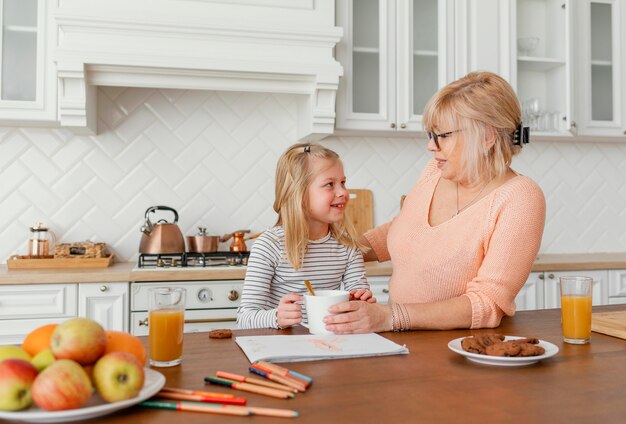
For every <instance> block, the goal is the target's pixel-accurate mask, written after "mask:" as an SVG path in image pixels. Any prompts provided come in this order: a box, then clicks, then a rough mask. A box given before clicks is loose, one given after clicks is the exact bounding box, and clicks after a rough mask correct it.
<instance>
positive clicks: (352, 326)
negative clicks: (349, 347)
mask: <svg viewBox="0 0 626 424" xmlns="http://www.w3.org/2000/svg"><path fill="white" fill-rule="evenodd" d="M329 311H330V312H331V313H333V314H337V315H329V316H327V317H325V318H324V322H325V323H326V329H327V330H328V331H332V332H333V333H335V334H353V333H376V332H382V331H391V307H389V306H388V305H380V304H378V303H369V302H360V301H354V300H353V301H349V302H343V303H339V304H337V305H333V306H331V307H330V308H329Z"/></svg>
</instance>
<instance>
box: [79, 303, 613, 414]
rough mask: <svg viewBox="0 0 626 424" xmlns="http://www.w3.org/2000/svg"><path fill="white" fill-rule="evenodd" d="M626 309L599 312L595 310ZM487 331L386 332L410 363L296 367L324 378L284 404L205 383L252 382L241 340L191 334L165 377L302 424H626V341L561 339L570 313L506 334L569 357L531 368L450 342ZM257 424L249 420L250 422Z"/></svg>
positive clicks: (541, 314) (506, 324)
mask: <svg viewBox="0 0 626 424" xmlns="http://www.w3.org/2000/svg"><path fill="white" fill-rule="evenodd" d="M623 309H624V306H623V305H622V306H609V307H606V306H605V307H598V308H594V312H598V311H609V310H623ZM493 331H494V330H480V331H468V330H458V331H414V332H406V333H383V334H382V335H383V336H385V337H387V338H389V339H391V340H393V341H395V342H397V343H400V344H406V345H407V347H408V348H409V350H410V354H409V355H399V356H388V357H378V358H359V359H344V360H332V361H316V362H299V363H291V364H287V366H288V367H290V368H292V369H294V370H296V371H299V372H302V373H303V374H306V375H309V376H311V377H313V378H314V379H315V382H314V383H313V385H312V386H311V388H310V389H309V390H308V391H307V392H305V393H302V394H298V395H297V397H296V398H295V399H291V400H279V399H273V398H268V397H264V396H259V395H255V394H251V393H245V392H240V391H230V389H228V388H223V387H218V386H205V385H204V383H203V377H204V376H205V375H209V374H214V373H215V372H216V371H218V370H223V371H231V372H234V373H238V374H242V375H248V376H252V375H251V374H250V373H249V372H248V371H247V368H248V361H247V359H246V357H245V356H244V354H243V353H242V351H241V350H240V349H239V348H238V346H237V345H236V344H235V341H234V339H225V340H213V339H209V338H208V336H207V334H206V333H193V334H186V335H185V345H184V357H183V363H182V365H181V366H179V367H173V368H162V369H159V371H161V372H162V373H163V374H164V375H165V377H166V378H167V383H166V384H167V385H169V386H175V387H183V388H189V389H200V390H201V389H205V388H208V389H209V390H212V391H221V392H231V393H237V394H239V395H241V396H244V397H246V398H248V403H249V405H250V406H265V407H275V408H288V409H295V410H297V411H299V413H300V417H298V418H296V419H294V420H295V421H294V422H298V423H316V424H321V423H330V422H333V423H353V422H354V423H389V424H395V423H407V422H481V423H482V422H486V423H500V422H523V423H558V422H600V423H611V422H614V423H617V422H619V423H622V422H625V421H626V341H625V340H622V339H618V338H613V337H609V336H605V335H602V334H598V333H592V340H591V343H590V344H588V345H582V346H577V345H568V344H566V343H563V342H562V341H561V328H560V310H558V309H552V310H543V311H528V312H519V313H518V314H517V315H516V316H515V317H514V318H505V319H504V320H503V322H502V325H501V326H500V327H499V328H498V329H497V330H496V331H497V332H501V333H503V334H507V335H523V336H533V337H537V338H540V339H543V340H546V341H549V342H551V343H554V344H555V345H557V346H558V347H559V349H560V352H559V353H558V354H557V355H556V356H554V357H553V358H550V359H548V360H545V361H543V362H540V363H537V364H534V365H529V366H525V367H496V366H487V365H480V364H476V363H473V362H470V361H468V360H467V359H466V358H464V357H462V356H460V355H458V354H456V353H454V352H452V351H450V350H449V349H448V347H447V345H448V342H449V341H450V340H453V339H455V338H458V337H464V336H467V335H470V334H471V333H478V332H493ZM295 333H301V331H298V330H291V331H289V330H288V331H282V332H278V331H272V330H255V331H244V330H240V331H236V332H235V335H260V334H295ZM174 420H177V421H178V422H181V423H182V422H184V423H195V422H198V423H200V422H202V423H207V422H220V423H223V422H227V421H232V422H235V421H236V422H264V423H269V422H287V421H288V420H289V419H285V418H269V417H226V416H219V415H209V414H200V413H191V412H173V411H167V410H158V409H145V408H141V407H133V408H130V409H127V410H124V411H120V412H118V413H116V414H113V415H109V416H106V417H102V418H100V419H96V420H92V421H90V422H93V423H96V422H114V421H115V422H119V423H129V424H130V423H171V422H174ZM248 420H249V421H248Z"/></svg>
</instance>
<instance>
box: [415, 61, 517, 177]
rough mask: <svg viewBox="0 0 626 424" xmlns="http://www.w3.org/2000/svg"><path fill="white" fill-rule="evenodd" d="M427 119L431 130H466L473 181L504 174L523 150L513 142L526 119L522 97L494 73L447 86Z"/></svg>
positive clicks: (426, 114) (466, 156)
mask: <svg viewBox="0 0 626 424" xmlns="http://www.w3.org/2000/svg"><path fill="white" fill-rule="evenodd" d="M423 120H424V128H427V129H428V130H429V131H435V132H440V131H443V132H447V131H454V130H462V131H463V136H464V140H465V147H464V150H463V158H464V160H465V175H464V176H465V177H466V178H467V179H468V180H469V181H470V182H478V181H479V180H481V177H483V178H484V177H486V178H489V179H490V178H496V177H498V176H501V175H503V174H504V173H505V172H506V171H507V169H508V167H509V166H510V165H511V160H512V158H513V156H514V155H516V154H518V153H519V152H520V150H521V146H518V145H515V144H513V141H514V135H515V130H516V128H517V125H518V124H520V123H521V122H522V116H521V111H520V104H519V100H518V99H517V96H516V95H515V92H514V91H513V88H512V87H511V85H510V84H509V83H508V82H506V81H505V80H504V79H503V78H502V77H500V76H498V75H496V74H494V73H492V72H471V73H469V74H467V75H466V76H464V77H463V78H460V79H458V80H456V81H454V82H452V83H450V84H448V85H447V86H445V87H443V88H442V89H441V90H439V91H438V92H437V93H435V95H434V96H433V97H432V98H431V99H430V100H429V101H428V103H427V104H426V107H425V108H424V118H423ZM491 137H493V138H495V143H494V144H493V146H492V147H490V148H489V149H486V148H485V144H484V143H483V141H484V140H487V139H489V138H491Z"/></svg>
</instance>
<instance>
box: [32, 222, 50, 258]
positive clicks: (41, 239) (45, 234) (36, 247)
mask: <svg viewBox="0 0 626 424" xmlns="http://www.w3.org/2000/svg"><path fill="white" fill-rule="evenodd" d="M55 243H56V236H55V234H54V233H53V232H52V230H50V229H48V228H46V227H44V226H43V224H42V223H41V222H38V223H37V225H35V226H34V227H30V238H29V239H28V255H29V256H31V257H34V258H43V257H44V256H49V255H50V252H51V251H52V249H53V247H54V244H55Z"/></svg>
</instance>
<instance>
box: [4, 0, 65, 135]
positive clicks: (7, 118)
mask: <svg viewBox="0 0 626 424" xmlns="http://www.w3.org/2000/svg"><path fill="white" fill-rule="evenodd" d="M51 3H52V2H48V1H46V0H0V22H1V23H2V32H1V33H0V41H1V42H0V125H31V124H35V125H36V124H41V123H46V124H50V123H51V122H54V121H56V99H55V98H54V97H55V93H56V84H55V75H54V64H53V61H52V58H51V52H52V49H53V48H54V45H55V40H56V35H55V32H54V28H53V22H52V18H51Z"/></svg>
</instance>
